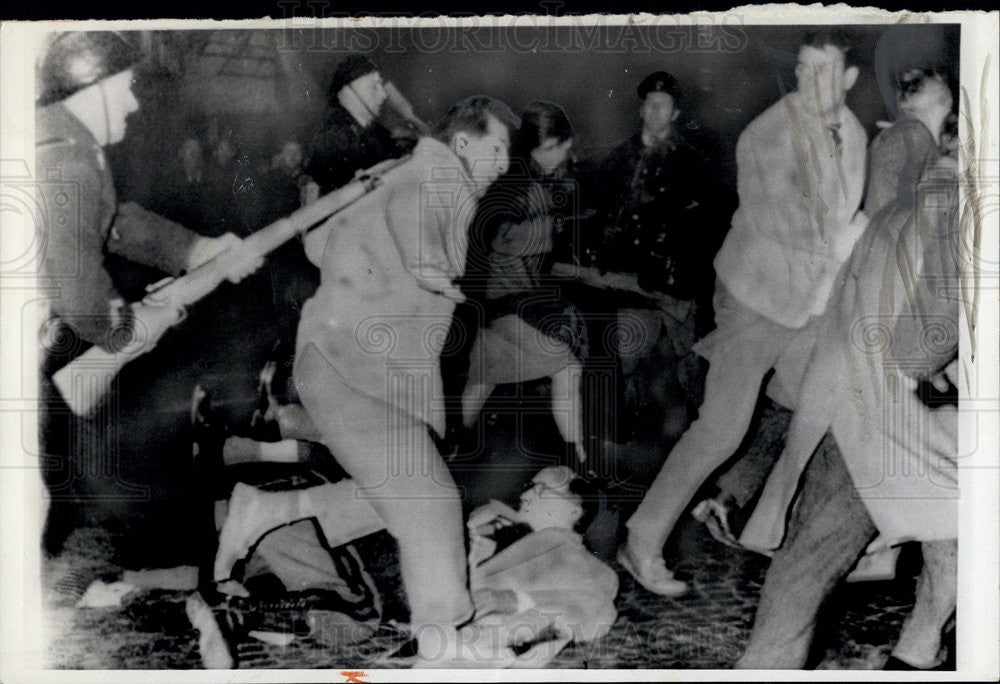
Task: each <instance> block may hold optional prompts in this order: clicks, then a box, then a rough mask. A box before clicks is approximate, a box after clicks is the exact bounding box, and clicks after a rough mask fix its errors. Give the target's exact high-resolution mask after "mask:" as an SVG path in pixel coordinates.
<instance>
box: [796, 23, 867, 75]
mask: <svg viewBox="0 0 1000 684" xmlns="http://www.w3.org/2000/svg"><path fill="white" fill-rule="evenodd" d="M802 45H803V46H808V47H812V48H816V49H817V50H822V49H823V48H825V47H826V46H827V45H830V46H832V47H835V48H837V49H838V50H840V53H841V54H842V55H844V66H854V56H853V52H854V50H853V48H854V41H853V40H851V37H850V36H849V35H848V34H847V32H846V31H844V30H843V29H839V28H821V29H814V30H812V31H809V32H808V33H806V36H805V38H803V40H802Z"/></svg>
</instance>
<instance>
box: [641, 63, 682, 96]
mask: <svg viewBox="0 0 1000 684" xmlns="http://www.w3.org/2000/svg"><path fill="white" fill-rule="evenodd" d="M636 92H638V93H639V99H640V100H645V99H646V96H647V95H649V94H650V93H666V94H667V95H670V96H671V97H672V98H674V102H675V103H676V102H678V101H679V100H680V99H681V86H680V84H679V83H678V82H677V79H676V78H674V77H673V76H671V75H670V74H668V73H667V72H666V71H656V72H654V73H652V74H650V75H649V76H647V77H646V78H644V79H642V83H640V84H639V87H638V88H637V89H636Z"/></svg>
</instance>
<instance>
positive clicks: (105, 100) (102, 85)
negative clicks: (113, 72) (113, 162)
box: [97, 81, 111, 145]
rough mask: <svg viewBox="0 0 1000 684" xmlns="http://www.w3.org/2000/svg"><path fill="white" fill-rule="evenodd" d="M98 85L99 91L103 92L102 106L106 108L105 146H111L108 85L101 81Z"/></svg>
mask: <svg viewBox="0 0 1000 684" xmlns="http://www.w3.org/2000/svg"><path fill="white" fill-rule="evenodd" d="M97 85H98V90H99V91H101V104H102V105H103V106H104V139H105V143H104V144H105V145H110V144H111V114H110V113H109V112H108V95H107V92H105V90H104V89H105V88H106V87H107V84H106V83H105V82H104V81H101V82H100V83H98V84H97Z"/></svg>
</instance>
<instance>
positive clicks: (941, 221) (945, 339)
mask: <svg viewBox="0 0 1000 684" xmlns="http://www.w3.org/2000/svg"><path fill="white" fill-rule="evenodd" d="M920 185H921V187H922V188H923V190H918V191H917V192H916V193H915V195H917V196H918V197H919V200H915V201H916V202H917V211H916V212H915V213H914V218H913V223H912V224H911V225H910V226H908V228H909V229H910V230H909V231H904V232H903V235H901V238H900V241H899V246H898V248H897V250H896V252H897V253H896V263H897V268H898V271H899V274H900V275H899V277H900V278H901V279H902V280H903V282H904V287H905V288H906V289H905V292H906V299H905V301H904V303H903V307H902V311H901V312H900V314H899V315H898V316H897V318H896V321H895V324H894V326H893V333H892V352H893V356H894V357H895V359H896V361H897V362H898V363H899V364H900V367H901V368H904V369H905V370H906V373H907V374H908V375H911V376H914V377H918V378H925V377H928V376H930V375H933V374H934V373H935V372H937V371H939V370H941V369H942V368H943V367H944V366H946V365H947V364H948V363H949V362H950V361H951V360H952V359H953V358H954V356H955V354H956V353H957V352H958V344H959V327H958V325H959V322H958V313H959V306H960V304H959V300H958V292H959V268H958V261H957V260H956V258H955V255H956V253H957V251H958V250H957V245H956V244H955V239H956V235H957V234H958V183H957V177H956V176H955V175H954V174H952V175H951V176H950V178H948V179H947V180H945V181H944V182H940V181H938V182H935V181H933V180H929V179H926V178H925V179H924V180H922V181H921V183H920ZM928 186H929V187H928ZM918 250H919V252H920V265H919V272H918V274H916V277H915V278H914V279H913V280H912V281H910V280H908V279H907V275H908V273H907V266H909V265H910V264H911V263H912V261H913V257H912V255H913V253H914V252H916V251H918Z"/></svg>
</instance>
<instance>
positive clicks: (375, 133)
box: [305, 55, 402, 195]
mask: <svg viewBox="0 0 1000 684" xmlns="http://www.w3.org/2000/svg"><path fill="white" fill-rule="evenodd" d="M387 99H388V95H387V94H386V91H385V85H384V83H383V81H382V74H381V73H379V70H378V66H377V65H376V64H375V63H374V62H373V61H371V60H370V59H368V58H367V57H364V56H363V55H351V56H349V57H347V58H346V59H344V61H342V62H341V63H340V64H338V65H337V69H336V70H335V71H334V73H333V79H332V80H331V81H330V87H329V90H328V91H327V112H326V120H325V121H324V123H323V130H322V131H320V132H319V133H317V134H316V136H314V137H313V139H312V141H311V142H310V144H309V151H308V157H309V158H308V161H307V162H306V169H305V170H306V173H307V174H309V177H310V178H312V179H313V181H315V182H316V184H317V185H318V186H319V194H324V195H325V194H326V193H328V192H330V191H331V190H335V189H336V188H339V187H341V186H342V185H344V184H345V183H347V182H348V181H349V180H351V178H353V177H354V174H355V173H356V172H357V171H360V170H362V169H367V168H369V167H370V166H374V165H375V164H377V163H379V162H380V161H384V160H386V159H391V158H393V157H396V156H399V155H400V154H401V153H402V150H400V148H399V147H398V146H397V144H396V141H395V139H394V138H393V137H392V134H391V133H390V132H389V131H388V130H387V129H386V128H385V127H384V126H383V125H382V124H381V123H380V122H379V121H378V117H379V114H380V113H381V111H382V107H383V106H384V105H385V103H386V100H387Z"/></svg>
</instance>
